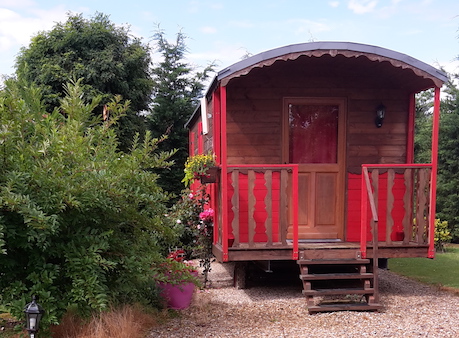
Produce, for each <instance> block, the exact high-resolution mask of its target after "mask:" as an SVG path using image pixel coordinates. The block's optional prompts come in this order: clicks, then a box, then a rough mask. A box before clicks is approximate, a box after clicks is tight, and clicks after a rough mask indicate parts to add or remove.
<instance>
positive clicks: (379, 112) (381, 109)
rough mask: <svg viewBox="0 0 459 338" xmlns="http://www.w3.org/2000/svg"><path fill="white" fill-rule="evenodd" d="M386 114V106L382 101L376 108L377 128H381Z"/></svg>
mask: <svg viewBox="0 0 459 338" xmlns="http://www.w3.org/2000/svg"><path fill="white" fill-rule="evenodd" d="M385 115H386V107H385V106H384V105H383V104H382V103H381V104H380V105H379V106H378V107H377V108H376V119H375V124H376V127H377V128H381V126H382V123H383V120H384V116H385Z"/></svg>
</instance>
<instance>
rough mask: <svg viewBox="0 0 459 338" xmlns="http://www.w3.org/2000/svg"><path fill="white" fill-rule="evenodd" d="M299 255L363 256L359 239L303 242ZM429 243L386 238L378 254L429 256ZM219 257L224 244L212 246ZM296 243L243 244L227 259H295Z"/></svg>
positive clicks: (386, 256)
mask: <svg viewBox="0 0 459 338" xmlns="http://www.w3.org/2000/svg"><path fill="white" fill-rule="evenodd" d="M298 246H299V259H345V258H360V255H361V252H360V243H355V242H306V243H305V242H300V243H299V244H298ZM372 248H373V246H372V244H371V243H369V244H368V246H367V255H366V257H367V258H373V252H372ZM428 249H429V246H428V245H427V244H426V245H419V243H415V242H412V243H406V244H405V243H403V242H392V243H391V244H387V243H386V242H379V243H378V258H405V257H427V252H428ZM213 253H214V255H215V257H216V258H217V260H219V261H221V262H223V250H222V247H221V245H219V244H216V245H214V247H213ZM292 257H293V245H292V244H291V243H287V245H274V244H273V245H272V246H271V247H269V248H267V247H266V245H265V243H260V244H257V243H255V244H253V245H251V246H249V245H243V244H242V243H241V244H240V245H239V246H238V247H237V248H232V247H230V248H228V261H230V262H231V261H257V260H260V261H263V260H292Z"/></svg>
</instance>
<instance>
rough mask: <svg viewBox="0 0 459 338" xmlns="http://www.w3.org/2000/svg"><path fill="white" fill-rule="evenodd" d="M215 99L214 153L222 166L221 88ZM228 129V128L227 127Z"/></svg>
mask: <svg viewBox="0 0 459 338" xmlns="http://www.w3.org/2000/svg"><path fill="white" fill-rule="evenodd" d="M212 96H213V99H212V104H213V108H212V111H213V113H212V114H213V118H214V121H213V129H214V132H213V135H212V137H213V144H214V152H215V157H216V160H217V163H218V164H221V147H220V146H221V144H220V135H221V132H220V131H221V129H220V128H221V121H220V117H221V115H220V111H221V106H220V88H217V89H216V90H215V91H214V92H213V94H212ZM225 128H226V127H225Z"/></svg>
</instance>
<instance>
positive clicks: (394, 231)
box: [360, 164, 435, 257]
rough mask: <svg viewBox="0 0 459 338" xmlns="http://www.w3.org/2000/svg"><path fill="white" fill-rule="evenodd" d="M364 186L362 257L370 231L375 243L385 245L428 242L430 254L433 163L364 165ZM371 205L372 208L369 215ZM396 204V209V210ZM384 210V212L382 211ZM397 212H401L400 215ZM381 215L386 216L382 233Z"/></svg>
mask: <svg viewBox="0 0 459 338" xmlns="http://www.w3.org/2000/svg"><path fill="white" fill-rule="evenodd" d="M396 186H397V189H396ZM361 187H362V190H361V194H362V195H361V201H362V205H361V235H360V247H361V251H362V256H363V257H366V251H367V245H368V241H367V234H368V232H369V230H371V232H372V233H373V239H372V240H371V242H373V244H377V242H380V243H381V242H382V243H384V245H385V246H407V245H421V246H426V245H427V246H428V247H429V257H430V253H431V252H433V247H434V243H433V240H432V238H433V236H432V234H433V233H434V232H435V221H434V217H432V215H431V210H432V202H433V201H432V200H431V197H430V196H432V189H433V187H432V166H431V165H430V164H399V165H398V164H394V165H386V164H364V165H362V183H361ZM384 193H385V194H384ZM368 206H370V208H371V217H370V218H369V217H368ZM396 207H397V208H398V211H397V212H396V211H394V210H395V208H396ZM401 207H403V208H401ZM381 210H385V212H384V213H383V214H382V212H381ZM400 210H401V211H400ZM394 214H398V218H395V217H394ZM380 218H385V232H383V233H381V232H380V230H384V229H381V227H380V228H379V229H378V223H379V220H380ZM369 225H371V227H370V228H369ZM374 246H377V245H374Z"/></svg>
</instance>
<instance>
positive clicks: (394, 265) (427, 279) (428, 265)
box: [389, 244, 459, 290]
mask: <svg viewBox="0 0 459 338" xmlns="http://www.w3.org/2000/svg"><path fill="white" fill-rule="evenodd" d="M389 269H390V270H391V271H392V272H395V273H397V274H400V275H403V276H407V277H410V278H412V279H415V280H418V281H420V282H422V283H427V284H432V285H438V286H446V287H450V288H455V289H458V290H459V245H458V244H449V245H448V246H447V249H446V252H445V253H437V254H436V256H435V259H427V258H392V259H389Z"/></svg>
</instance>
